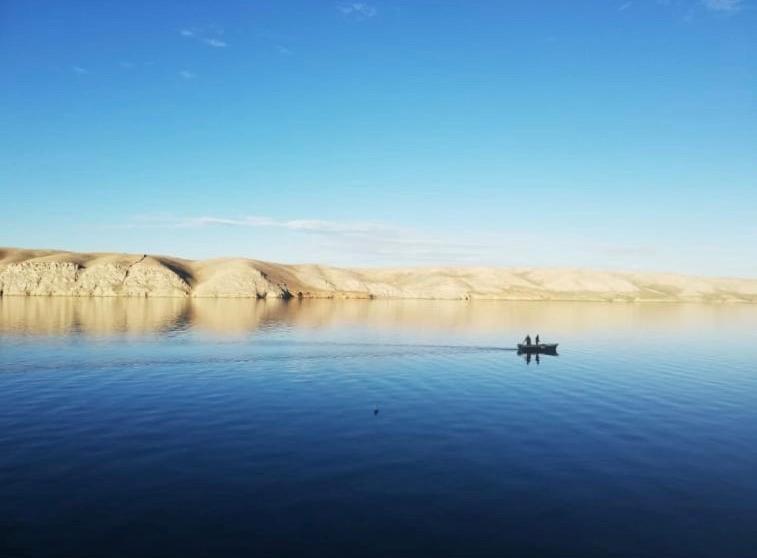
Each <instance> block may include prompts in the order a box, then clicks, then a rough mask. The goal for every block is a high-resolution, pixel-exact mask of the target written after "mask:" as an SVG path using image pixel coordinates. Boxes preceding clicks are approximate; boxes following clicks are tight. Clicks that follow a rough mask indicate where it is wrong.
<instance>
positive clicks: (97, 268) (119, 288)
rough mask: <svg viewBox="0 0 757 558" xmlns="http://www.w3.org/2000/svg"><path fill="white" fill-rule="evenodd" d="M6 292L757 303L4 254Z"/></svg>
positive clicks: (486, 272)
mask: <svg viewBox="0 0 757 558" xmlns="http://www.w3.org/2000/svg"><path fill="white" fill-rule="evenodd" d="M0 295H3V296H9V295H42V296H50V295H55V296H111V297H112V296H128V297H217V298H221V297H223V298H228V297H250V298H289V297H292V296H297V297H303V298H334V297H338V298H408V299H409V298H415V299H459V300H470V299H490V300H597V301H629V302H633V301H664V302H676V301H679V302H686V301H692V302H693V301H707V302H757V279H722V278H706V277H689V276H684V275H677V274H669V273H630V272H615V271H593V270H583V269H529V268H511V269H507V268H407V269H345V268H333V267H325V266H318V265H282V264H274V263H268V262H261V261H257V260H249V259H243V258H234V259H215V260H206V261H191V260H183V259H178V258H168V257H162V256H150V255H144V254H137V255H129V254H79V253H74V252H61V251H51V250H20V249H12V248H5V249H2V248H0Z"/></svg>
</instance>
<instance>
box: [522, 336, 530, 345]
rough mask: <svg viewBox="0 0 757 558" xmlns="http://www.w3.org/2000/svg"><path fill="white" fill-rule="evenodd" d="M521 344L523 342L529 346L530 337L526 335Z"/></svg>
mask: <svg viewBox="0 0 757 558" xmlns="http://www.w3.org/2000/svg"><path fill="white" fill-rule="evenodd" d="M523 342H524V343H525V344H526V345H530V344H531V335H530V334H529V335H526V338H525V339H524V340H523Z"/></svg>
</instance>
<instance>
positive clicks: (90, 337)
mask: <svg viewBox="0 0 757 558" xmlns="http://www.w3.org/2000/svg"><path fill="white" fill-rule="evenodd" d="M527 333H530V334H531V335H532V336H533V335H535V334H537V333H538V334H540V336H541V338H542V340H544V341H547V342H558V343H560V347H559V349H558V351H559V355H558V356H542V357H540V359H539V361H538V362H537V361H536V359H532V360H531V361H530V362H527V360H526V359H524V358H523V357H522V356H519V355H518V354H517V353H516V352H515V351H512V350H510V349H511V348H512V347H514V346H515V344H516V343H517V342H518V341H519V340H520V339H522V338H523V337H524V336H525V335H526V334H527ZM0 556H2V557H3V558H8V557H15V556H18V557H26V556H28V557H37V556H41V557H44V556H61V557H88V556H92V557H120V556H124V557H126V556H128V557H152V556H156V557H157V556H161V557H163V556H182V557H193V556H208V557H210V556H212V557H233V556H330V557H339V556H386V557H397V556H400V557H402V556H434V557H439V556H461V557H475V556H491V557H505V556H513V557H521V556H545V557H592V556H602V557H604V556H618V557H626V556H627V557H647V556H648V557H655V558H657V557H686V558H694V557H718V558H721V557H722V558H737V557H754V556H757V306H748V305H686V304H667V305H665V304H638V305H634V304H601V303H490V302H470V303H464V302H420V301H412V302H411V301H408V302H384V301H341V302H340V301H304V302H290V303H276V302H262V301H261V302H256V301H249V300H239V301H236V300H221V301H196V302H193V303H190V302H188V301H184V300H141V299H140V300H107V299H104V300H100V299H82V300H77V299H57V298H28V299H27V298H10V297H5V298H0Z"/></svg>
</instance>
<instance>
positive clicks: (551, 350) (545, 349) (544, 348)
mask: <svg viewBox="0 0 757 558" xmlns="http://www.w3.org/2000/svg"><path fill="white" fill-rule="evenodd" d="M556 352H557V343H539V344H538V345H526V344H525V343H518V353H521V354H522V353H546V354H555V353H556Z"/></svg>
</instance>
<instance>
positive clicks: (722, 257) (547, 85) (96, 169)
mask: <svg viewBox="0 0 757 558" xmlns="http://www.w3.org/2000/svg"><path fill="white" fill-rule="evenodd" d="M0 65H1V67H2V71H1V72H0V129H1V130H2V133H0V195H1V196H2V205H0V207H1V209H0V218H1V219H2V226H0V245H6V246H23V247H46V248H62V249H69V250H81V251H128V252H137V253H142V252H151V253H165V254H174V255H180V256H184V257H191V258H206V257H215V256H247V257H254V258H259V259H266V260H272V261H281V262H319V263H326V264H335V265H359V266H372V265H437V264H439V265H537V266H575V267H585V266H588V267H595V268H608V269H639V270H664V271H681V272H688V273H699V274H707V275H742V276H754V275H757V3H755V2H753V1H751V0H743V1H740V2H739V1H737V0H707V1H702V0H668V1H656V0H633V1H617V2H612V1H601V2H600V1H594V2H589V1H586V2H581V1H573V2H562V1H561V2H494V1H490V2H483V1H466V2H452V1H444V2H442V1H437V2H430V1H422V0H414V1H410V0H407V1H381V2H378V1H377V2H357V3H355V2H319V1H315V0H308V1H273V0H271V1H263V0H228V1H222V2H192V1H187V0H182V1H175V2H171V1H162V2H153V1H151V2H139V1H129V2H123V1H111V2H108V1H105V2H97V3H94V2H77V1H72V0H69V1H66V2H37V1H34V0H23V1H15V0H4V1H3V2H2V3H0Z"/></svg>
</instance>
